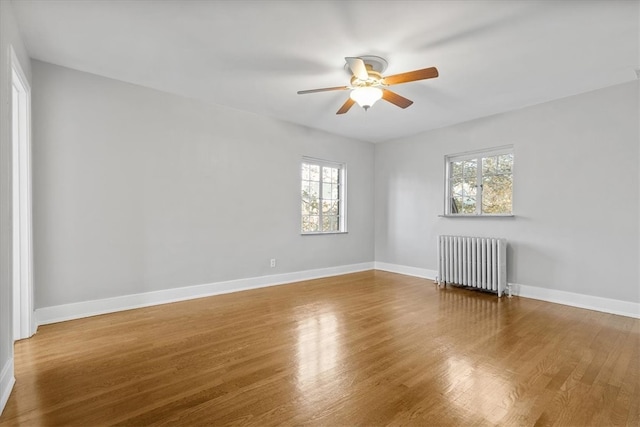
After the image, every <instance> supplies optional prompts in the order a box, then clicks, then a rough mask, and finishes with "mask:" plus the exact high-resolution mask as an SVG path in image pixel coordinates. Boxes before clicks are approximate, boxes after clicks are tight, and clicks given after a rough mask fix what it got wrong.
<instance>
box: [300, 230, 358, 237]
mask: <svg viewBox="0 0 640 427" xmlns="http://www.w3.org/2000/svg"><path fill="white" fill-rule="evenodd" d="M327 234H349V232H348V231H325V232H317V233H300V235H301V236H325V235H327Z"/></svg>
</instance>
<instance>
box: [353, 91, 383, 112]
mask: <svg viewBox="0 0 640 427" xmlns="http://www.w3.org/2000/svg"><path fill="white" fill-rule="evenodd" d="M349 97H350V98H351V99H353V100H354V101H356V102H357V103H358V105H359V106H361V107H362V108H364V109H365V111H366V110H368V109H369V107H371V106H372V105H373V104H375V103H376V101H377V100H379V99H380V98H382V89H380V88H379V87H372V86H363V87H358V88H355V89H353V90H352V91H351V94H350V95H349Z"/></svg>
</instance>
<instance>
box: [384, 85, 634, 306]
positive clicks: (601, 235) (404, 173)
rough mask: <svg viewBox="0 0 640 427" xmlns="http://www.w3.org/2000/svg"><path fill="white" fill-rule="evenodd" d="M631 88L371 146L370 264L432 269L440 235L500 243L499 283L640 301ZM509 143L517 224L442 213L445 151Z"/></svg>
mask: <svg viewBox="0 0 640 427" xmlns="http://www.w3.org/2000/svg"><path fill="white" fill-rule="evenodd" d="M639 115H640V110H639V107H638V81H634V82H631V83H627V84H624V85H619V86H614V87H610V88H607V89H602V90H598V91H594V92H590V93H585V94H581V95H577V96H573V97H570V98H565V99H561V100H557V101H554V102H549V103H546V104H541V105H537V106H533V107H529V108H525V109H522V110H518V111H513V112H509V113H506V114H501V115H496V116H492V117H487V118H483V119H479V120H474V121H471V122H467V123H463V124H459V125H455V126H451V127H447V128H442V129H437V130H433V131H430V132H427V133H423V134H421V135H417V136H414V137H411V138H405V139H402V140H399V141H394V142H391V143H384V144H378V145H377V146H376V155H375V165H376V167H375V170H376V173H375V183H376V196H375V206H376V207H375V212H376V226H375V229H376V253H375V257H376V261H381V262H388V263H393V264H398V265H405V266H411V267H418V268H425V269H430V270H437V251H436V239H437V236H438V235H439V234H459V235H473V236H498V237H506V238H507V239H508V240H509V242H510V245H511V248H510V250H509V252H508V256H509V257H510V260H509V261H510V262H509V277H508V280H509V282H512V283H519V284H522V285H529V286H537V287H542V288H550V289H555V290H562V291H567V292H575V293H579V294H586V295H593V296H599V297H605V298H612V299H618V300H623V301H629V302H640V295H639V294H640V285H639V275H638V260H639V258H640V254H639V250H638V243H639V240H640V235H639V231H638V226H639V224H638V218H639V216H640V212H639V203H640V199H639V194H640V189H639V184H638V181H639V176H638V170H639V152H638V151H639V141H640V138H639V129H638V127H639ZM507 144H513V146H514V151H515V171H514V181H515V182H514V186H515V188H514V213H515V215H516V216H515V218H499V219H490V218H471V219H463V218H440V217H438V215H440V214H442V212H443V203H444V202H443V199H444V196H443V194H444V156H445V155H447V154H454V153H460V152H465V151H470V150H476V149H481V148H490V147H496V146H501V145H507Z"/></svg>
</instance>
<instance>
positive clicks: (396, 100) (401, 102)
mask: <svg viewBox="0 0 640 427" xmlns="http://www.w3.org/2000/svg"><path fill="white" fill-rule="evenodd" d="M382 99H384V100H385V101H389V102H390V103H392V104H394V105H397V106H398V107H400V108H407V107H408V106H409V105H411V104H413V101H411V100H410V99H407V98H405V97H404V96H400V95H398V94H397V93H395V92H391V91H390V90H389V89H382Z"/></svg>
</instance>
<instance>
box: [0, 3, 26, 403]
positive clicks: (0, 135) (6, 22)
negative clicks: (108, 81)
mask: <svg viewBox="0 0 640 427" xmlns="http://www.w3.org/2000/svg"><path fill="white" fill-rule="evenodd" d="M9 46H13V49H14V50H15V52H16V55H17V56H18V61H19V62H20V65H21V66H22V70H23V71H24V72H25V74H26V77H27V79H28V80H31V67H30V63H29V56H28V55H27V52H26V50H25V48H24V45H23V44H22V40H21V38H20V34H19V32H18V29H17V26H16V21H15V18H14V16H13V11H12V9H11V3H10V2H8V1H0V171H2V173H1V174H0V372H2V369H3V368H4V367H5V365H6V363H7V362H8V361H10V360H11V358H12V357H13V333H12V323H13V322H12V318H11V306H12V305H11V301H12V299H11V298H12V294H13V292H12V289H11V288H12V283H11V282H12V280H11V277H12V268H11V264H12V258H11V257H12V255H11V252H12V249H11V248H12V236H11V221H12V220H11V212H12V202H11V173H12V172H11V64H10V62H9V58H10V56H9ZM11 375H13V373H11ZM2 392H4V390H3V389H1V388H0V393H2Z"/></svg>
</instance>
